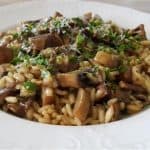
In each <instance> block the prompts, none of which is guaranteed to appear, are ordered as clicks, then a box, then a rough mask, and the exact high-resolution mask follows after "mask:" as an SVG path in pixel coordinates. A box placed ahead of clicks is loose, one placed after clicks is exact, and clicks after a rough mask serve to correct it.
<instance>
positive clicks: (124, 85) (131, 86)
mask: <svg viewBox="0 0 150 150" xmlns="http://www.w3.org/2000/svg"><path fill="white" fill-rule="evenodd" d="M119 86H120V88H122V89H125V90H131V91H134V92H139V93H145V92H146V90H145V89H144V88H143V87H141V86H138V85H134V84H129V83H126V82H124V81H120V82H119Z"/></svg>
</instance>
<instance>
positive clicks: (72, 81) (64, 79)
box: [57, 71, 81, 88]
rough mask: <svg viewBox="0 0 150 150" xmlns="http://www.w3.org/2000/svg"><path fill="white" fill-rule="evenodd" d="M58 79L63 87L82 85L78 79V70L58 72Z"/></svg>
mask: <svg viewBox="0 0 150 150" xmlns="http://www.w3.org/2000/svg"><path fill="white" fill-rule="evenodd" d="M57 80H58V83H59V84H60V86H61V87H72V88H79V87H81V85H80V83H79V81H78V72H75V71H74V72H69V73H59V74H57Z"/></svg>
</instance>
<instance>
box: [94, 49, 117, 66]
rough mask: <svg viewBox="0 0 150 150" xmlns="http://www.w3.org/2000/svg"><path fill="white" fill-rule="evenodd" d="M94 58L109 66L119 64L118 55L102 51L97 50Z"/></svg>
mask: <svg viewBox="0 0 150 150" xmlns="http://www.w3.org/2000/svg"><path fill="white" fill-rule="evenodd" d="M94 60H95V62H96V63H98V64H100V65H103V66H105V67H110V68H114V67H117V66H118V65H119V64H120V58H119V56H117V55H114V54H109V53H107V52H103V51H99V52H97V54H96V56H95V58H94Z"/></svg>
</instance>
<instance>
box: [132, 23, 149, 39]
mask: <svg viewBox="0 0 150 150" xmlns="http://www.w3.org/2000/svg"><path fill="white" fill-rule="evenodd" d="M131 33H132V34H133V35H139V36H141V37H143V39H146V33H145V29H144V25H143V24H140V25H139V26H137V27H136V28H135V29H133V30H131Z"/></svg>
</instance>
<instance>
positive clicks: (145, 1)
mask: <svg viewBox="0 0 150 150" xmlns="http://www.w3.org/2000/svg"><path fill="white" fill-rule="evenodd" d="M23 1H33V0H0V6H2V5H8V4H11V3H17V2H23ZM34 1H36V0H34ZM37 1H38V0H37ZM43 1H44V0H43ZM58 1H59V0H58ZM60 1H63V0H60ZM70 1H71V0H70ZM76 1H79V0H76ZM82 1H99V2H105V3H112V4H117V5H122V6H127V7H131V8H135V9H137V10H141V11H145V12H149V13H150V0H82Z"/></svg>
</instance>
